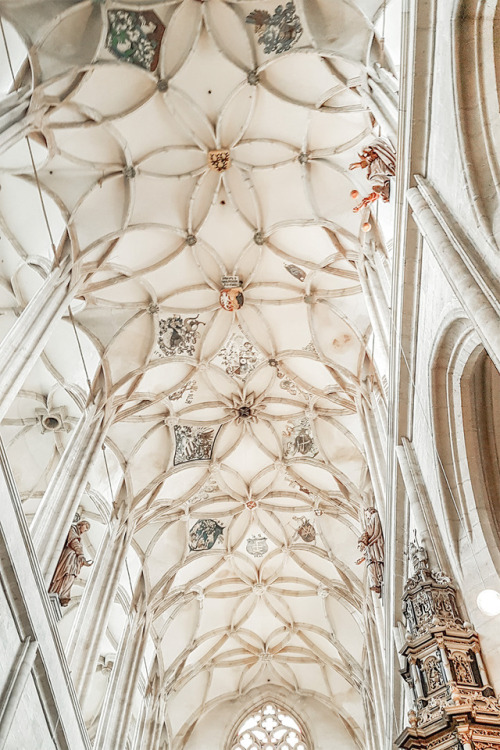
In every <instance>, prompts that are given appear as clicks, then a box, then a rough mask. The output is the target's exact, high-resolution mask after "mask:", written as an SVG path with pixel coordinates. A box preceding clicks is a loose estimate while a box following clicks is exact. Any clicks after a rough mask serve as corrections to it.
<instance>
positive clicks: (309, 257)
mask: <svg viewBox="0 0 500 750" xmlns="http://www.w3.org/2000/svg"><path fill="white" fill-rule="evenodd" d="M3 5H4V6H5V9H6V12H8V11H9V9H10V10H11V9H12V3H10V2H6V3H4V4H3ZM38 5H40V4H38ZM59 5H60V6H61V8H62V9H61V10H60V11H58V12H57V15H51V12H49V10H47V9H45V11H44V10H43V8H41V7H40V8H39V9H38V11H37V13H38V16H37V24H35V19H34V18H33V17H32V11H33V6H32V4H29V3H24V2H22V3H19V4H18V7H17V13H16V15H17V20H16V23H17V27H18V29H19V33H20V35H21V37H23V38H24V40H25V41H26V43H27V46H29V48H30V55H29V57H28V62H27V63H26V64H25V65H26V66H27V67H26V70H27V71H29V72H26V71H25V75H27V76H28V77H29V76H31V80H32V83H31V85H32V88H33V92H34V93H33V104H32V106H33V107H34V108H36V110H37V112H38V113H39V114H38V121H37V129H36V135H35V136H33V137H32V139H31V141H32V144H33V152H34V158H35V162H36V167H37V173H38V176H39V179H40V183H41V185H42V190H43V197H44V203H45V207H46V209H47V213H48V217H49V221H50V225H51V228H52V232H53V236H54V245H55V257H54V255H53V253H52V250H51V248H50V244H49V243H48V242H47V237H46V230H45V229H44V227H43V223H42V218H40V216H39V213H40V212H39V208H38V209H35V206H37V205H38V204H37V201H38V196H37V192H36V185H35V183H34V179H33V173H32V170H31V166H30V163H29V159H28V155H27V152H26V147H25V144H24V143H23V142H21V143H20V144H18V145H17V146H16V147H13V148H12V149H11V150H10V151H7V152H6V154H4V155H3V157H2V166H3V168H4V175H3V177H2V190H1V192H0V214H1V217H0V221H1V225H2V229H3V231H2V240H1V242H2V243H3V250H4V252H5V257H6V259H7V260H6V264H5V271H4V273H5V276H4V279H3V286H2V295H3V301H2V311H3V313H4V315H3V318H2V320H1V321H0V323H1V325H2V331H3V332H5V331H6V330H8V327H9V325H11V324H12V321H13V320H14V318H15V316H16V315H17V314H18V313H19V311H20V310H21V309H22V308H23V307H24V306H25V305H26V303H27V302H28V301H29V299H30V298H31V296H32V295H33V294H34V292H35V291H36V289H37V288H38V287H39V286H40V285H41V284H42V282H43V279H44V278H45V276H46V275H47V273H48V272H49V270H50V268H51V267H52V266H53V265H54V264H56V265H57V264H59V265H60V264H64V263H68V264H69V267H70V272H71V274H72V279H73V283H74V286H75V302H74V303H73V306H72V311H73V312H72V318H73V321H74V324H75V328H76V330H77V333H78V337H79V339H78V343H79V345H80V346H81V348H82V352H83V357H84V360H85V363H86V367H87V371H88V372H89V373H90V380H91V391H90V397H91V398H92V394H96V393H97V392H98V391H99V393H100V399H101V401H100V402H101V403H103V404H104V405H105V406H104V407H103V408H105V409H106V410H107V412H108V413H109V414H110V415H111V416H110V420H109V421H110V427H109V430H108V432H107V437H106V446H107V455H108V456H109V461H110V468H111V480H112V489H114V490H116V489H117V487H118V486H120V484H121V483H122V484H123V486H124V487H125V488H126V491H125V495H126V500H124V501H123V502H125V503H126V505H127V514H128V516H129V518H130V519H133V522H134V524H135V533H134V536H133V541H132V547H133V549H134V551H135V553H136V555H137V558H138V560H139V562H140V573H139V572H138V576H139V581H140V585H141V586H142V587H143V589H144V591H145V597H146V600H147V607H148V609H149V612H150V614H151V620H152V625H151V639H152V644H153V646H154V648H153V653H152V655H151V658H150V663H151V664H154V668H153V667H152V669H154V671H156V673H157V674H158V675H159V678H158V679H159V688H158V692H159V694H161V695H162V700H163V701H164V706H165V709H164V718H165V722H166V726H167V728H168V733H169V737H170V739H171V742H172V747H173V748H176V747H181V746H184V745H183V744H182V742H183V738H185V737H186V736H188V735H189V732H190V731H191V729H192V727H193V726H194V724H195V723H196V721H197V720H198V719H199V718H200V717H201V716H202V715H203V714H204V712H205V711H206V710H208V709H209V708H211V707H213V706H214V705H216V704H217V703H218V702H220V701H223V700H225V699H227V698H228V696H229V697H231V696H235V695H237V696H244V695H245V694H247V693H248V692H249V691H251V690H254V689H255V688H257V687H258V686H266V687H268V686H269V684H271V685H275V686H278V687H279V689H281V690H285V691H288V692H289V693H290V694H291V695H295V696H309V697H313V698H315V699H317V700H318V701H320V703H322V704H323V705H325V706H327V707H328V710H329V711H330V712H332V715H335V716H336V717H338V718H339V721H340V725H339V726H341V727H342V730H339V731H342V732H343V733H344V735H345V736H344V735H343V736H344V745H342V747H346V748H347V747H351V746H352V747H356V746H359V747H364V746H366V745H365V742H364V718H363V717H364V702H363V701H364V698H363V683H364V674H365V670H366V668H367V667H366V648H367V645H366V642H365V637H364V634H365V625H364V618H365V610H366V607H367V606H368V605H367V602H366V597H365V593H364V591H365V589H364V585H363V581H362V579H361V574H362V571H360V569H359V568H356V567H355V566H354V561H355V558H356V539H357V537H358V536H359V533H360V518H361V511H362V509H363V508H364V507H365V506H366V505H367V503H368V498H369V495H370V480H369V477H368V474H367V468H366V463H365V458H364V452H363V447H362V446H363V436H362V429H361V422H360V417H359V405H360V402H361V401H362V399H363V398H364V395H365V388H366V387H367V386H366V383H367V375H369V371H370V363H369V357H368V355H367V347H368V341H369V336H370V327H369V321H368V316H367V313H366V309H365V305H364V300H363V296H362V292H361V285H360V280H359V276H358V270H357V260H358V257H359V253H360V251H361V244H362V239H361V238H362V237H363V235H362V234H361V233H360V226H361V222H362V221H363V218H362V217H360V216H359V215H355V214H353V212H352V200H351V199H350V191H351V189H352V187H353V180H357V181H358V182H357V185H356V187H357V188H358V189H360V190H362V191H364V192H368V190H369V186H368V185H367V184H366V185H365V184H364V183H363V179H364V178H363V177H362V175H361V176H359V175H358V174H353V173H352V172H349V169H348V166H349V163H351V162H352V161H353V160H355V158H356V154H357V152H358V151H359V150H361V149H362V148H363V147H364V146H365V145H366V144H367V143H368V142H369V141H370V139H372V138H373V137H374V134H375V133H376V132H378V130H377V131H375V129H374V127H375V126H374V118H373V116H372V114H371V112H370V109H369V102H368V101H367V99H366V96H365V94H364V92H363V89H362V86H361V85H360V81H362V80H363V76H364V75H365V69H366V66H367V65H368V62H369V60H370V56H373V55H375V54H376V49H377V48H376V45H375V47H374V39H376V37H375V36H374V23H375V19H376V18H377V15H378V13H379V12H380V8H381V5H382V3H380V2H376V0H358V2H349V3H348V2H344V3H340V2H339V3H336V2H332V1H331V0H330V1H328V2H327V1H326V0H307V2H305V0H303V1H302V2H301V1H300V0H295V2H287V3H283V4H281V5H278V3H277V1H276V2H275V1H274V0H273V1H270V0H261V1H260V2H257V0H255V2H254V0H238V1H234V2H229V1H227V2H224V1H223V0H205V2H200V1H199V0H182V1H179V0H170V2H157V3H148V2H143V1H141V2H135V3H129V2H126V1H125V0H122V1H121V2H118V0H116V1H115V0H111V1H108V2H103V3H96V2H80V3H70V2H67V3H60V4H59ZM58 7H59V6H58ZM44 12H45V16H44ZM54 13H55V11H54ZM30 14H31V15H30ZM35 26H36V28H35ZM61 40H64V41H65V44H61ZM28 42H29V44H28ZM374 50H375V51H374ZM19 205H23V206H25V207H26V213H28V210H32V214H33V219H32V221H30V222H29V223H26V222H24V223H23V222H22V221H19V220H15V218H14V211H13V208H14V207H15V206H19ZM37 211H38V213H37ZM223 277H237V279H238V281H239V284H240V287H241V297H242V299H243V300H244V301H243V303H242V304H240V305H239V307H238V309H234V310H233V311H232V312H230V311H228V310H227V309H223V307H222V306H221V300H220V292H221V289H222V288H223V287H224V283H223V281H222V279H223ZM74 333H75V332H74V330H73V325H72V321H71V320H70V318H69V317H67V316H65V317H63V319H62V320H61V321H60V323H59V324H58V326H57V327H56V328H55V329H54V333H53V335H52V337H51V340H50V342H49V343H48V345H47V347H46V349H45V350H44V353H43V355H42V356H41V358H40V359H39V361H38V362H37V364H36V366H35V368H34V370H33V371H32V373H31V374H30V376H29V378H28V380H27V382H26V383H25V384H24V386H23V389H22V391H21V392H20V393H19V395H18V398H17V399H16V401H15V403H14V405H13V407H12V409H11V410H10V412H9V415H8V418H7V420H6V421H5V422H4V425H3V434H4V437H5V439H6V441H7V444H8V452H9V456H10V459H11V462H12V464H13V468H14V472H15V474H16V478H17V481H18V483H19V487H20V491H21V494H22V497H23V500H24V502H25V508H26V512H27V514H28V516H29V517H31V516H32V515H33V514H34V513H35V511H36V509H37V507H38V505H39V503H40V500H41V497H42V496H43V492H44V490H45V488H46V486H47V483H48V481H49V479H50V476H51V473H52V472H53V470H54V467H55V464H56V463H57V460H58V459H59V457H60V455H61V454H62V452H63V450H64V446H65V445H66V444H67V441H68V440H69V438H70V436H71V431H72V430H73V429H74V426H75V424H76V422H77V420H78V418H79V416H80V414H81V413H82V410H83V408H84V406H85V403H86V402H87V400H88V398H89V394H88V386H87V383H86V377H85V372H84V370H83V368H82V361H81V357H80V354H79V351H78V349H77V343H76V341H75V335H74ZM52 413H54V414H55V415H56V416H57V417H58V419H59V422H58V425H59V429H58V430H55V429H52V430H51V429H48V428H47V429H43V424H42V419H43V417H45V418H46V417H48V416H50V415H51V414H52ZM49 424H51V423H49ZM54 424H55V423H54ZM90 487H91V489H90V490H89V493H88V494H89V497H90V496H92V497H93V498H94V500H95V499H96V498H98V499H99V503H100V507H101V509H102V508H105V507H109V505H110V497H109V488H108V485H107V478H106V474H105V471H104V465H103V464H102V462H100V463H99V462H97V463H96V466H95V467H94V469H93V474H92V477H91V478H90ZM85 502H87V505H88V506H89V508H90V505H91V503H90V500H89V498H87V500H86V501H85ZM89 513H90V515H92V511H91V510H89ZM102 513H103V514H104V515H105V513H106V511H102ZM94 517H95V518H96V519H98V518H99V514H98V513H95V511H94ZM101 522H102V518H101ZM98 526H99V523H98V522H97V521H96V524H94V527H98ZM94 533H95V532H94ZM96 544H97V542H96ZM85 575H88V574H87V573H85ZM68 616H69V614H68ZM110 628H111V630H112V629H113V626H112V625H110ZM98 710H99V706H97V704H96V707H95V711H96V712H97V713H98Z"/></svg>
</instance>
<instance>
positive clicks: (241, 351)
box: [214, 331, 264, 380]
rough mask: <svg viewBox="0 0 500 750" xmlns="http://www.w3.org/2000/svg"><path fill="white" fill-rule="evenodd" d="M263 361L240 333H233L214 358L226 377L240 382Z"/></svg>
mask: <svg viewBox="0 0 500 750" xmlns="http://www.w3.org/2000/svg"><path fill="white" fill-rule="evenodd" d="M263 360H264V357H263V356H262V355H261V354H260V352H258V351H257V349H256V348H255V347H254V345H253V344H252V343H251V341H249V340H248V339H247V338H246V336H245V335H244V334H243V333H242V332H240V331H238V332H236V333H233V334H232V336H230V337H229V339H227V341H226V343H225V344H224V346H223V347H222V349H221V350H220V351H219V352H218V354H217V355H216V356H215V357H214V361H215V362H216V363H217V364H220V365H221V367H222V368H223V369H224V370H225V371H226V372H227V374H228V375H230V376H231V377H237V378H240V379H241V380H245V379H246V378H247V377H248V375H250V373H251V372H253V371H254V370H255V368H256V367H257V365H258V364H259V362H262V361H263Z"/></svg>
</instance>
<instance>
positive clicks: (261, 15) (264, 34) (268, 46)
mask: <svg viewBox="0 0 500 750" xmlns="http://www.w3.org/2000/svg"><path fill="white" fill-rule="evenodd" d="M246 22H247V23H249V24H253V25H254V26H255V33H256V34H260V36H259V37H258V39H257V41H258V43H259V44H262V45H264V52H265V53H266V55H270V54H271V53H272V52H276V54H277V55H280V54H281V53H282V52H288V50H289V49H290V48H291V47H292V46H293V45H294V44H295V42H296V41H297V40H298V39H299V37H300V36H301V34H302V24H301V23H300V18H299V16H298V15H297V12H296V9H295V5H294V4H293V2H292V0H290V1H289V2H287V3H286V5H285V6H284V7H283V5H278V6H277V7H276V8H275V9H274V13H273V15H271V14H270V13H269V12H268V11H267V10H253V11H252V12H251V13H249V14H248V16H247V17H246Z"/></svg>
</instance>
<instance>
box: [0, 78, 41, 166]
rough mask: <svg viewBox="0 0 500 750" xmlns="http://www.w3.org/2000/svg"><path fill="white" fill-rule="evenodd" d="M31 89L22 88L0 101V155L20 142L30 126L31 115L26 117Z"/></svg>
mask: <svg viewBox="0 0 500 750" xmlns="http://www.w3.org/2000/svg"><path fill="white" fill-rule="evenodd" d="M30 99H31V89H30V87H29V86H23V87H22V88H20V89H17V91H12V92H11V93H10V94H7V96H4V97H2V99H1V101H0V154H2V153H3V152H4V151H7V149H9V148H10V147H11V146H13V145H14V143H17V141H19V140H21V138H22V137H23V136H24V135H26V134H27V133H28V131H29V129H30V128H31V126H32V121H33V115H28V109H29V106H30Z"/></svg>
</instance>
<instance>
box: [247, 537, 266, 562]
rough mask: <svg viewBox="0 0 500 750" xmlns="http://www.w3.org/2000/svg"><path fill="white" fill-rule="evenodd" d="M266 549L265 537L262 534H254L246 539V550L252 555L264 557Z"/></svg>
mask: <svg viewBox="0 0 500 750" xmlns="http://www.w3.org/2000/svg"><path fill="white" fill-rule="evenodd" d="M268 549H269V545H268V544H267V537H265V536H262V534H257V536H255V535H254V536H251V537H250V538H249V539H247V545H246V550H247V552H248V554H249V555H252V557H264V555H265V554H266V552H267V551H268Z"/></svg>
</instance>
